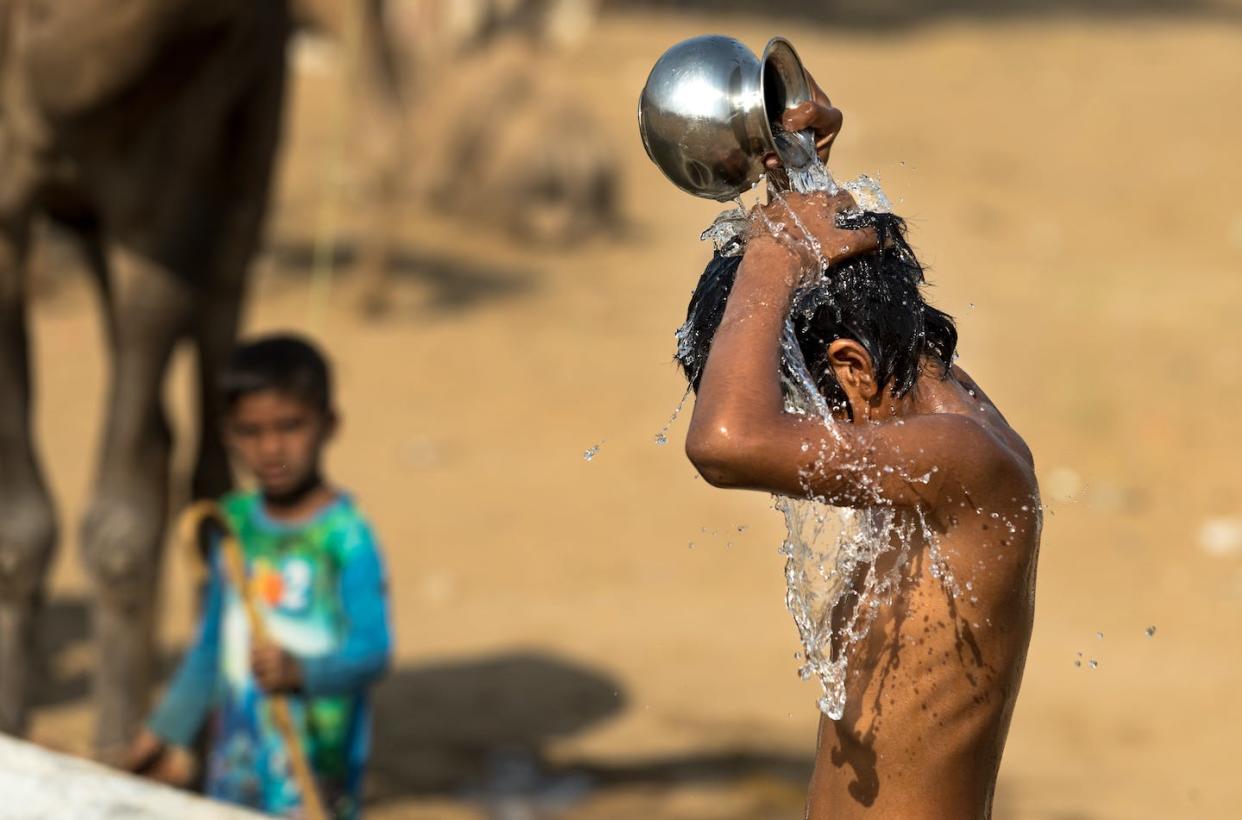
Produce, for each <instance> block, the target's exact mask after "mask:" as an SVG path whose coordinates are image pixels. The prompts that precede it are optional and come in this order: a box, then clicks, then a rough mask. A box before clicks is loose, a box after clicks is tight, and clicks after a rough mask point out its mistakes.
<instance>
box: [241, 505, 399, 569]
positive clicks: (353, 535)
mask: <svg viewBox="0 0 1242 820" xmlns="http://www.w3.org/2000/svg"><path fill="white" fill-rule="evenodd" d="M220 506H221V508H222V509H223V510H224V514H225V516H226V517H227V518H228V519H229V523H230V525H231V526H232V527H233V529H234V531H235V532H237V533H238V534H239V535H242V540H243V541H246V540H247V538H246V536H247V535H253V536H255V537H260V538H261V537H263V534H264V533H267V534H269V535H271V534H276V535H286V536H287V535H288V534H290V533H295V532H300V533H301V534H302V535H303V536H305V537H306V538H308V539H309V540H310V541H313V542H318V543H321V544H322V545H324V546H326V547H327V548H328V549H329V550H330V551H332V552H336V553H338V554H340V555H341V556H344V555H346V554H348V553H350V552H353V551H354V550H356V549H360V548H363V549H365V548H373V549H374V548H377V547H378V543H377V541H376V538H375V533H374V530H373V528H372V526H371V523H370V520H369V519H368V518H367V516H366V515H365V514H364V513H363V512H362V510H361V509H359V507H358V504H357V502H356V501H355V500H354V496H353V495H352V494H351V493H349V492H346V491H344V490H341V491H338V493H337V495H336V497H335V498H333V500H332V501H330V502H329V503H328V504H326V505H324V507H323V508H321V509H320V510H319V511H318V512H316V513H315V514H314V515H313V516H311V518H310V519H309V520H307V521H306V522H304V523H302V524H284V523H281V522H276V521H273V520H272V519H271V518H270V517H268V515H267V514H266V513H265V512H264V510H263V498H262V495H261V494H260V493H259V492H258V491H257V490H242V491H237V492H232V493H229V494H227V495H225V496H223V497H222V498H221V499H220Z"/></svg>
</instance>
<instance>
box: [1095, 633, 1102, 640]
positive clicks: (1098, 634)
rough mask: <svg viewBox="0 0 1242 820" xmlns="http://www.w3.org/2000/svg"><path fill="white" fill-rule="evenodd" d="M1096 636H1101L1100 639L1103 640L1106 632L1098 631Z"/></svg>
mask: <svg viewBox="0 0 1242 820" xmlns="http://www.w3.org/2000/svg"><path fill="white" fill-rule="evenodd" d="M1095 637H1097V638H1099V639H1100V640H1101V641H1102V640H1104V633H1103V632H1097V633H1095Z"/></svg>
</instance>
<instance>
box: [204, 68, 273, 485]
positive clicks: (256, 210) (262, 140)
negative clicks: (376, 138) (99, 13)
mask: <svg viewBox="0 0 1242 820" xmlns="http://www.w3.org/2000/svg"><path fill="white" fill-rule="evenodd" d="M284 83H285V67H284V62H283V61H276V62H274V63H273V64H272V65H271V66H270V67H269V70H268V71H266V72H264V73H263V74H261V75H260V79H259V80H258V81H256V82H255V83H254V84H253V86H252V88H251V90H250V94H248V95H247V96H246V98H245V99H243V100H242V101H241V102H240V103H239V107H238V111H237V113H236V117H235V120H234V122H235V123H236V126H235V129H234V135H235V138H236V142H235V143H234V144H233V145H232V146H230V147H229V149H228V150H227V151H225V152H224V153H222V154H221V156H220V163H221V170H220V173H219V174H218V176H219V177H220V178H222V179H228V180H230V183H231V184H230V185H229V186H228V187H226V188H224V189H222V190H221V191H220V192H219V203H220V204H219V206H218V207H219V225H220V230H219V232H218V234H217V235H216V237H215V239H214V242H213V254H212V259H211V261H210V264H209V265H208V266H207V269H206V273H205V275H204V276H203V282H202V285H201V290H200V293H199V301H198V305H197V312H196V314H195V316H194V326H193V332H194V340H195V342H196V345H197V352H198V376H199V412H200V415H199V427H200V437H199V448H198V458H197V461H196V463H195V467H194V480H193V486H192V490H193V494H194V497H195V498H216V497H218V496H220V495H221V494H223V493H225V492H226V491H228V490H229V489H230V487H232V484H233V478H232V472H231V470H230V469H229V461H228V454H227V452H226V450H225V448H224V444H223V441H222V439H221V435H220V432H221V430H220V427H221V424H222V422H223V420H224V414H225V411H226V409H227V408H226V407H224V403H223V397H222V396H221V395H220V391H219V389H218V381H219V376H220V373H221V371H222V370H223V368H224V366H225V365H226V364H227V363H228V359H229V356H230V355H231V353H232V350H233V345H234V344H235V343H236V340H237V329H238V321H239V318H240V315H241V309H242V304H243V301H244V298H245V290H246V279H247V276H248V274H249V273H250V266H251V263H252V262H253V261H254V257H255V254H256V252H257V251H258V248H259V242H260V239H261V237H262V233H263V225H264V220H265V218H266V215H267V207H268V201H269V199H270V195H271V182H272V171H273V167H274V165H275V159H276V146H277V144H278V143H279V138H280V112H281V111H282V110H283V107H284V106H283V102H284Z"/></svg>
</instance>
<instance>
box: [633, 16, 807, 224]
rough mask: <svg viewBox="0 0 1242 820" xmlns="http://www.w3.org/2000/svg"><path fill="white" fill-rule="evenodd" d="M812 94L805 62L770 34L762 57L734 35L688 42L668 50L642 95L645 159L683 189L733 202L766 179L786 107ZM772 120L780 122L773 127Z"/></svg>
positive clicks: (640, 124)
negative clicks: (775, 131) (767, 158)
mask: <svg viewBox="0 0 1242 820" xmlns="http://www.w3.org/2000/svg"><path fill="white" fill-rule="evenodd" d="M810 98H811V90H810V86H809V85H808V83H807V81H806V73H805V72H804V71H803V69H802V61H801V60H799V59H798V54H797V52H795V51H794V49H793V46H791V45H790V44H789V41H788V40H786V39H785V38H783V37H773V38H772V39H771V40H770V41H769V42H768V45H767V47H766V48H764V50H763V55H762V56H761V57H756V56H755V55H754V53H753V52H752V51H751V50H750V49H748V48H747V47H746V46H744V45H742V43H740V42H738V41H737V40H735V39H733V38H732V37H723V36H720V35H707V36H703V37H694V38H691V39H689V40H684V41H682V42H680V43H678V44H677V45H675V46H673V47H672V48H670V49H669V50H668V51H666V52H664V55H663V56H661V57H660V59H659V60H658V61H656V64H655V67H654V68H652V69H651V75H650V76H649V77H648V78H647V84H646V85H645V86H643V92H642V95H641V96H640V97H639V99H638V130H639V133H640V134H642V138H643V146H644V147H646V149H647V156H649V157H651V161H652V162H654V163H655V164H656V166H657V167H659V169H660V170H661V171H663V172H664V175H665V176H667V177H668V178H669V180H670V181H672V183H673V184H674V185H676V186H677V187H678V188H681V189H682V190H683V191H686V192H687V193H691V194H694V195H695V196H701V197H706V198H708V199H717V200H728V199H733V198H734V197H736V196H737V195H738V194H741V193H742V192H743V191H746V190H748V189H750V188H751V187H752V186H754V184H755V183H756V182H758V181H759V179H760V177H762V176H763V172H764V166H763V158H764V157H765V156H766V155H767V154H769V153H772V152H777V153H778V154H779V151H777V145H776V141H775V140H774V139H773V136H772V134H773V129H774V127H775V128H777V129H778V130H779V125H778V124H779V122H780V118H781V115H782V114H783V113H784V112H785V110H786V109H787V108H792V107H794V106H796V105H798V104H799V103H802V102H805V101H807V100H809V99H810ZM774 123H775V124H777V125H775V126H774Z"/></svg>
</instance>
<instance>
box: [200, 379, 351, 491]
mask: <svg viewBox="0 0 1242 820" xmlns="http://www.w3.org/2000/svg"><path fill="white" fill-rule="evenodd" d="M335 427H336V420H335V418H334V417H333V416H332V414H331V413H325V412H323V411H322V410H320V409H319V408H317V407H315V406H314V405H313V404H311V403H309V402H306V401H304V400H303V399H301V398H298V397H297V396H292V395H290V394H288V393H283V392H280V391H277V390H261V391H258V392H256V393H249V394H246V395H243V396H241V397H240V398H239V399H237V401H236V402H234V404H233V407H232V410H231V411H230V412H229V415H228V418H227V420H226V421H225V438H226V440H227V442H228V444H229V447H230V448H231V449H232V450H233V452H234V453H235V454H236V455H237V457H238V458H239V459H240V460H241V462H242V464H244V465H245V467H246V469H247V470H249V471H250V472H251V473H253V474H254V477H255V478H256V479H257V480H258V482H259V487H260V489H261V490H262V491H263V493H264V494H265V495H272V496H280V495H285V494H288V493H291V492H293V491H295V490H296V489H297V488H298V487H300V486H302V485H303V484H304V483H305V482H306V481H307V480H309V479H310V478H311V477H312V476H313V475H314V474H315V473H316V472H317V471H318V469H319V453H320V451H321V450H322V449H323V446H324V444H325V443H327V441H328V439H329V438H330V437H331V436H332V433H333V431H334V429H335Z"/></svg>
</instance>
